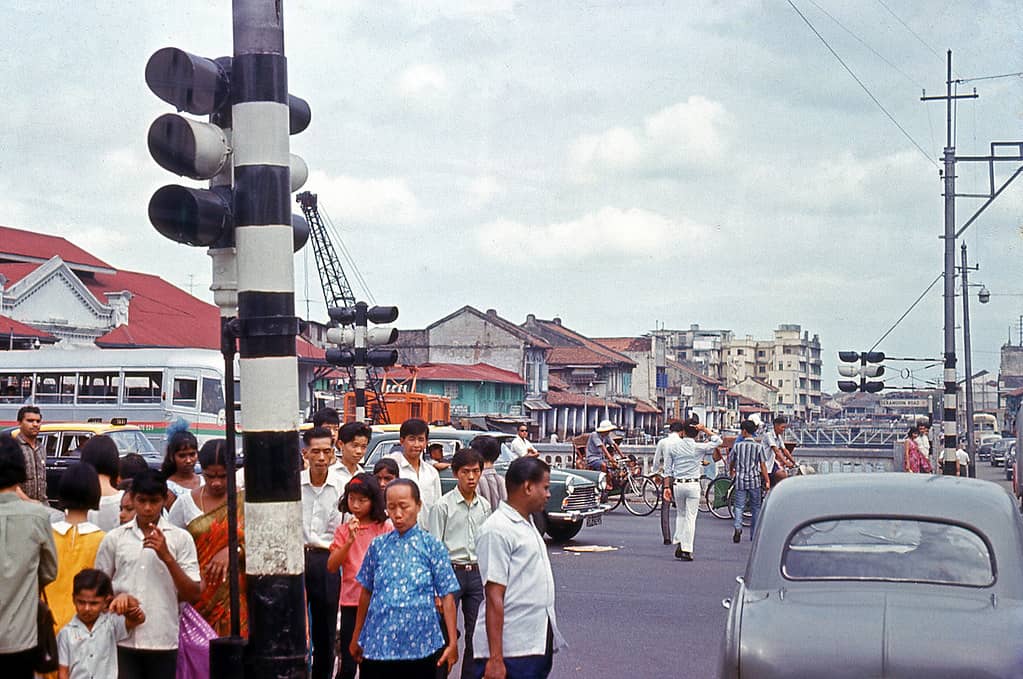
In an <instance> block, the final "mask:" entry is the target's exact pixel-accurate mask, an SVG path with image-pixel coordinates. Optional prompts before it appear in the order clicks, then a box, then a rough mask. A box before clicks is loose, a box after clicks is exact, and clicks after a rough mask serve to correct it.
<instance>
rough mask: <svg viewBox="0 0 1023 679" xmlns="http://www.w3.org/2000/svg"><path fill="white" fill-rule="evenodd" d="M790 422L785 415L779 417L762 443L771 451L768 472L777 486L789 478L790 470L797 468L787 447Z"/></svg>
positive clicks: (775, 419)
mask: <svg viewBox="0 0 1023 679" xmlns="http://www.w3.org/2000/svg"><path fill="white" fill-rule="evenodd" d="M788 424H789V421H788V418H786V417H785V416H784V415H778V416H777V417H775V418H774V421H773V422H772V427H771V428H770V429H768V430H767V431H765V432H764V434H763V441H762V443H763V444H764V446H766V447H767V449H768V451H769V455H768V459H767V470H768V472H770V474H771V481H772V482H773V483H775V484H777V483H779V482H780V481H781V480H782V479H785V478H788V475H789V474H788V471H786V470H788V469H791V468H792V467H795V466H796V461H795V459H793V457H792V455H790V454H789V449H788V448H787V447H786V446H785V429H786V428H787V427H788Z"/></svg>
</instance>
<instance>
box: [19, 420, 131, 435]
mask: <svg viewBox="0 0 1023 679" xmlns="http://www.w3.org/2000/svg"><path fill="white" fill-rule="evenodd" d="M55 431H87V432H91V433H93V434H107V433H110V432H112V431H142V430H141V429H140V428H139V427H137V426H136V425H134V424H110V423H109V422H44V423H43V424H41V425H39V432H40V433H48V432H55Z"/></svg>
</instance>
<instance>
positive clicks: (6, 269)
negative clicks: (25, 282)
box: [0, 255, 39, 287]
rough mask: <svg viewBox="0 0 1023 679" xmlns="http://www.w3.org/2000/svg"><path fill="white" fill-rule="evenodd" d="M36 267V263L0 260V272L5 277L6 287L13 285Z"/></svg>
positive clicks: (0, 256) (37, 266)
mask: <svg viewBox="0 0 1023 679" xmlns="http://www.w3.org/2000/svg"><path fill="white" fill-rule="evenodd" d="M2 257H3V255H0V258H2ZM38 268H39V265H38V264H28V263H21V262H17V263H15V262H0V273H2V274H3V275H4V276H6V277H7V287H10V286H12V285H14V284H15V283H17V282H18V281H20V280H21V279H22V278H24V277H25V276H27V275H29V274H30V273H32V272H33V271H35V270H36V269H38Z"/></svg>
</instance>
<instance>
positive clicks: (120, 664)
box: [117, 646, 178, 679]
mask: <svg viewBox="0 0 1023 679" xmlns="http://www.w3.org/2000/svg"><path fill="white" fill-rule="evenodd" d="M177 671H178V651H177V649H174V650H172V651H144V650H140V649H136V648H124V647H122V646H118V647H117V679H174V677H175V675H176V674H177Z"/></svg>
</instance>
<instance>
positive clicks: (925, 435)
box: [916, 418, 939, 471]
mask: <svg viewBox="0 0 1023 679" xmlns="http://www.w3.org/2000/svg"><path fill="white" fill-rule="evenodd" d="M916 432H917V437H916V445H917V448H919V449H920V454H921V455H923V456H924V457H926V458H927V466H928V467H931V466H932V465H931V462H932V461H933V462H935V463H936V464H937V463H938V462H939V461H938V460H937V459H936V458H932V457H931V423H930V421H929V420H927V419H923V418H921V419H919V420H917V421H916ZM928 471H930V469H928Z"/></svg>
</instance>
